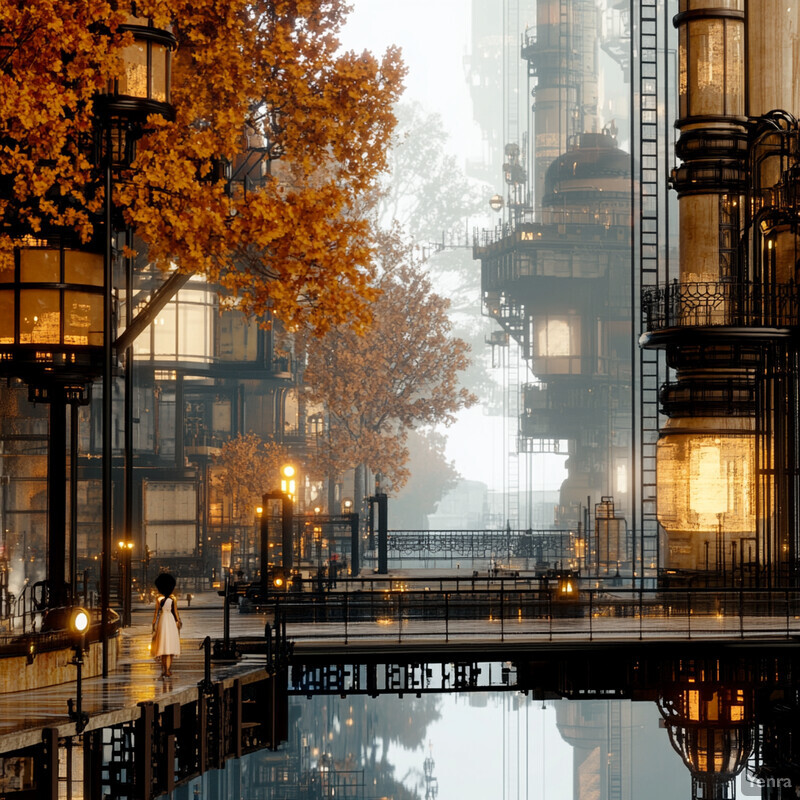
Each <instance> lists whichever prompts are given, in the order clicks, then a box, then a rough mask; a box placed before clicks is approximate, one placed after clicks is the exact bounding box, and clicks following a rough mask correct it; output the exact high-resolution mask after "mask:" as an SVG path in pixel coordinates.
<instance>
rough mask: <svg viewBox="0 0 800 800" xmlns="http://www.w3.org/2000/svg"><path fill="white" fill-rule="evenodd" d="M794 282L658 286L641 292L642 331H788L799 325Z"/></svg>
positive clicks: (704, 283) (799, 297)
mask: <svg viewBox="0 0 800 800" xmlns="http://www.w3.org/2000/svg"><path fill="white" fill-rule="evenodd" d="M798 299H800V292H798V285H797V284H795V283H780V284H773V285H770V286H765V285H762V284H754V283H749V282H745V283H732V282H722V281H720V282H711V281H707V282H698V283H679V282H678V281H673V282H671V283H667V284H662V285H660V286H658V287H655V288H646V289H644V290H643V291H642V311H643V312H644V316H645V321H646V329H647V330H648V331H659V330H664V329H667V328H681V327H698V326H699V327H714V326H734V327H746V328H791V327H796V326H797V325H798V324H800V305H799V304H798Z"/></svg>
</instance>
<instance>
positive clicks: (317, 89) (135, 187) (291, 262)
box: [0, 0, 404, 331]
mask: <svg viewBox="0 0 800 800" xmlns="http://www.w3.org/2000/svg"><path fill="white" fill-rule="evenodd" d="M62 6H63V4H57V3H55V2H54V0H43V1H42V2H39V1H38V0H37V2H36V3H32V4H23V3H22V2H13V3H12V4H11V5H9V4H8V3H6V4H3V6H2V8H1V9H0V154H1V156H2V157H1V158H0V185H2V188H3V189H7V190H8V191H3V192H2V193H0V194H2V196H3V197H5V198H6V199H5V200H0V220H2V223H0V236H2V234H3V230H2V225H5V226H6V227H7V226H8V225H9V224H14V225H20V224H21V225H26V226H28V227H29V228H30V230H31V231H32V232H36V231H37V230H39V229H40V228H41V227H43V226H44V227H52V226H56V227H64V226H68V227H70V228H72V229H74V230H76V231H78V232H79V233H80V235H81V236H82V238H83V239H84V240H87V239H88V238H89V237H90V236H91V235H92V231H93V227H95V226H96V224H97V213H98V212H99V210H100V209H101V206H102V200H103V189H102V184H101V182H100V181H98V176H97V174H96V172H95V171H94V170H93V169H92V167H93V165H92V164H91V163H89V161H88V159H87V157H86V155H85V153H86V141H87V137H90V136H91V134H92V131H93V129H94V127H93V126H94V125H95V117H94V106H93V100H94V99H95V96H96V93H97V92H98V90H100V89H102V87H104V86H106V85H107V82H108V80H109V78H113V77H114V76H116V75H118V74H119V71H120V61H119V55H120V52H121V49H122V47H124V46H125V45H126V44H128V43H129V42H130V34H129V33H126V34H124V35H123V34H120V33H119V32H118V26H119V25H120V24H122V23H124V22H125V14H123V13H121V12H120V11H119V10H115V9H114V7H113V5H112V4H109V3H106V2H100V1H99V0H75V2H72V3H70V14H63V13H62V11H63V8H62ZM126 10H127V9H126ZM346 12H347V6H346V5H345V3H344V2H342V0H325V2H318V0H253V1H251V2H245V0H225V2H223V1H222V0H192V2H188V0H170V2H165V0H144V1H143V2H137V3H136V13H137V14H138V15H140V16H150V17H152V18H153V19H154V21H155V23H156V24H157V25H160V26H164V25H166V24H167V23H168V22H169V21H170V20H171V21H173V23H174V28H173V32H174V34H175V35H176V37H177V39H178V50H177V52H176V53H175V55H174V58H173V69H172V96H171V103H172V105H173V107H174V109H175V119H174V120H166V119H164V118H161V117H157V116H151V117H149V118H148V121H147V131H146V132H145V135H144V136H143V138H142V139H141V140H140V141H139V142H138V144H137V155H136V158H135V160H134V162H133V164H132V165H131V168H130V169H129V170H125V171H121V172H119V173H118V174H117V175H115V183H114V194H113V199H114V203H115V204H116V205H117V206H118V207H119V208H121V209H122V210H123V211H124V216H125V220H126V222H127V223H128V224H130V225H132V226H133V227H134V228H135V230H136V233H137V236H138V237H139V238H140V239H141V240H143V241H144V242H145V243H146V244H147V246H148V248H149V258H150V259H151V260H155V261H160V262H161V263H166V262H167V261H174V262H176V263H177V264H178V265H179V267H180V269H181V270H184V271H196V272H199V273H202V274H204V275H205V276H206V277H207V278H208V279H209V280H210V281H212V282H216V283H219V284H220V285H221V286H222V287H223V289H225V290H227V291H229V292H230V293H232V294H233V295H235V296H236V297H237V298H238V303H239V307H240V308H241V309H242V310H243V311H245V312H252V313H256V314H262V313H263V312H265V311H266V310H267V309H268V308H270V309H272V311H273V313H274V314H275V315H276V316H277V317H279V318H281V319H282V320H283V321H284V322H285V323H286V324H287V325H289V326H290V327H295V326H299V325H301V324H303V325H310V326H311V327H312V328H313V329H315V330H317V331H324V330H326V329H327V327H328V326H329V325H331V324H339V323H342V322H345V321H348V322H350V323H351V324H353V325H354V326H355V327H359V326H363V325H364V324H365V322H366V321H367V320H368V318H369V314H368V311H367V309H366V305H365V304H366V302H367V301H370V300H372V299H374V297H375V292H374V290H373V289H372V288H371V286H370V281H371V278H372V268H371V253H372V239H371V230H370V227H369V225H368V224H367V223H366V222H365V221H363V220H362V219H359V218H358V216H357V215H356V214H354V213H353V209H354V208H355V207H357V205H358V204H359V202H360V199H361V197H362V196H363V195H364V194H365V193H368V192H370V191H371V190H372V188H373V187H374V184H375V181H376V178H377V176H378V175H379V174H380V173H381V172H382V171H383V170H384V169H385V167H386V151H387V147H388V142H389V137H390V134H391V131H392V128H393V126H394V123H395V119H394V116H393V114H392V110H391V109H392V105H393V103H394V101H395V100H396V99H397V97H398V95H399V93H400V91H401V89H402V78H403V74H404V68H403V66H402V63H401V61H400V57H399V53H398V51H397V50H396V49H389V50H388V51H387V52H386V54H385V55H384V56H383V57H382V58H376V57H374V56H372V55H371V54H369V53H362V54H356V53H342V52H340V51H339V41H338V33H339V31H340V29H341V26H342V24H343V23H344V21H345V18H346ZM246 134H249V135H250V136H251V137H252V136H259V137H262V139H263V144H264V149H265V163H266V164H267V165H268V167H270V172H271V173H272V177H271V178H270V179H268V180H266V182H265V183H264V185H263V186H261V187H260V188H258V187H257V188H256V189H255V190H253V189H252V188H251V189H250V190H248V191H247V192H246V193H245V192H243V191H242V190H241V188H239V187H237V185H236V184H235V183H234V184H231V183H229V182H228V181H227V180H226V179H225V177H224V176H220V175H218V173H217V172H215V170H214V167H215V165H217V164H218V163H219V162H220V161H225V162H228V163H232V164H234V166H235V164H236V160H237V158H238V157H240V156H241V153H242V151H243V150H244V149H245V148H246ZM278 158H280V159H281V161H280V162H277V159H278ZM8 232H9V231H8V230H6V231H5V233H6V236H5V242H4V252H5V256H6V258H8V252H9V239H8V236H7V234H8ZM2 246H3V245H2V243H0V247H2ZM0 258H2V253H0Z"/></svg>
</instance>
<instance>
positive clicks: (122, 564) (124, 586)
mask: <svg viewBox="0 0 800 800" xmlns="http://www.w3.org/2000/svg"><path fill="white" fill-rule="evenodd" d="M132 556H133V542H132V541H130V540H129V539H126V540H120V541H119V542H117V558H118V560H119V599H120V604H121V605H122V624H123V626H125V627H128V626H130V624H131V584H132V580H133V575H132V574H131V563H132Z"/></svg>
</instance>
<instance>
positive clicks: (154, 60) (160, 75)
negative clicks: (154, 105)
mask: <svg viewBox="0 0 800 800" xmlns="http://www.w3.org/2000/svg"><path fill="white" fill-rule="evenodd" d="M150 58H151V64H152V73H151V75H150V97H152V98H153V100H158V101H159V102H161V103H166V102H168V99H167V59H168V58H169V51H168V50H167V48H166V47H164V46H163V45H160V44H154V45H151V48H150Z"/></svg>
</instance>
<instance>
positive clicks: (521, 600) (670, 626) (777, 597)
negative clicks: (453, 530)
mask: <svg viewBox="0 0 800 800" xmlns="http://www.w3.org/2000/svg"><path fill="white" fill-rule="evenodd" d="M431 583H432V585H431V586H429V587H428V588H427V589H423V590H420V589H418V588H412V589H406V588H392V589H388V588H387V589H383V590H379V591H370V590H364V591H358V592H332V593H327V594H325V595H322V596H315V595H312V594H308V595H305V596H303V595H293V596H292V595H286V596H283V597H279V598H275V599H274V600H273V601H272V602H271V604H270V605H274V606H275V608H276V610H277V613H279V614H281V615H283V616H284V618H285V619H286V620H287V635H288V637H289V638H290V639H291V640H292V641H294V642H301V641H304V640H305V641H309V640H317V641H319V640H336V641H338V642H343V643H344V644H348V643H350V642H356V641H365V640H368V639H371V640H376V639H378V640H380V639H389V640H394V641H396V642H402V641H411V640H417V641H429V642H432V641H444V642H450V641H453V640H456V641H457V640H467V639H472V640H476V641H477V640H480V641H482V642H489V641H516V642H523V641H527V642H531V643H535V642H537V641H554V640H574V641H594V640H597V639H602V640H607V641H609V640H631V639H634V640H644V639H647V640H650V641H655V640H658V641H664V640H672V641H676V642H678V641H683V640H691V639H712V638H713V639H719V640H733V639H749V640H753V639H765V640H766V639H769V640H774V639H781V640H783V639H795V638H796V637H797V636H800V590H796V589H786V590H756V589H752V590H751V589H733V590H722V589H687V590H669V591H661V590H647V589H622V588H600V589H580V590H575V593H574V594H571V595H569V596H568V597H565V596H564V595H561V594H559V592H558V589H557V586H556V584H555V582H553V581H551V582H550V583H549V586H548V585H547V584H544V585H543V584H541V583H539V582H538V581H536V580H534V579H519V578H517V579H506V580H501V581H495V582H492V583H490V584H487V583H486V582H484V581H481V580H477V581H471V580H469V579H462V580H460V581H459V582H458V584H456V582H455V581H451V582H450V584H449V585H441V584H440V585H438V586H437V585H436V583H437V582H431ZM240 644H243V643H242V642H240Z"/></svg>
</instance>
